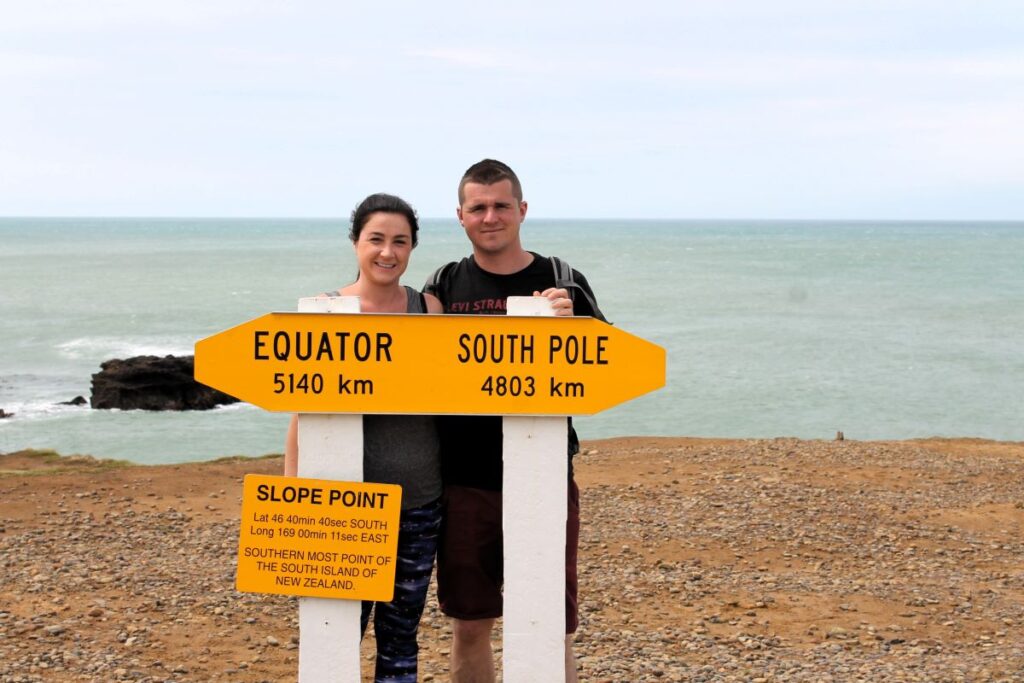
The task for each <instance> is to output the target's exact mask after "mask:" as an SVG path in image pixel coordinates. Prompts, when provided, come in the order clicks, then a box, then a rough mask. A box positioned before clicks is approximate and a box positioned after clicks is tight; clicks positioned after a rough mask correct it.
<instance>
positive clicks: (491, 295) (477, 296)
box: [424, 252, 594, 491]
mask: <svg viewBox="0 0 1024 683" xmlns="http://www.w3.org/2000/svg"><path fill="white" fill-rule="evenodd" d="M530 253H531V254H532V255H533V261H532V262H531V263H530V265H528V266H527V267H526V268H524V269H523V270H521V271H519V272H517V273H511V274H508V275H498V274H495V273H490V272H487V271H486V270H484V269H482V268H480V266H478V265H477V264H476V261H475V260H474V259H473V257H472V256H470V257H467V258H464V259H462V260H461V261H459V262H457V263H455V264H454V265H452V266H450V267H448V268H446V269H445V270H444V272H443V276H442V277H441V279H440V281H439V282H438V284H437V285H436V286H432V285H431V283H429V282H428V283H427V286H426V287H425V288H424V291H426V292H428V293H430V294H433V295H435V296H436V297H437V298H439V299H440V300H441V303H443V304H444V312H445V313H455V314H467V315H504V314H505V308H506V300H507V299H508V297H510V296H532V295H533V293H534V292H543V291H544V290H545V289H548V288H550V287H554V286H555V273H554V269H553V267H552V264H551V261H550V259H548V258H545V257H543V256H540V255H539V254H535V253H533V252H530ZM573 279H574V280H575V281H576V283H577V284H578V285H580V286H581V287H583V288H584V289H585V290H586V291H587V292H588V293H589V294H590V295H591V296H593V292H592V290H591V289H590V285H589V284H588V283H587V280H586V278H584V277H583V276H582V275H581V274H580V273H579V272H577V271H576V270H573ZM573 309H574V310H573V312H574V314H575V315H590V316H592V315H594V311H593V310H592V308H591V306H590V304H589V303H588V302H587V300H586V297H584V296H578V297H575V298H574V302H573ZM501 421H502V418H501V417H500V416H463V415H446V416H442V417H440V418H439V419H438V431H439V432H440V437H441V476H442V479H443V480H444V482H445V483H446V484H456V485H459V486H472V487H474V488H480V489H487V490H490V491H500V490H501V472H502V463H501V452H502V422H501ZM568 429H569V440H570V443H572V444H575V443H576V433H575V431H574V430H573V429H572V423H571V422H570V423H569V425H568ZM570 474H571V462H570Z"/></svg>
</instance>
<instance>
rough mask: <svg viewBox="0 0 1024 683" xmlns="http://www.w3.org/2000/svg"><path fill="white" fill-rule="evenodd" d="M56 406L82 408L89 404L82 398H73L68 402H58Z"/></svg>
mask: <svg viewBox="0 0 1024 683" xmlns="http://www.w3.org/2000/svg"><path fill="white" fill-rule="evenodd" d="M57 405H59V406H84V405H89V402H88V401H86V400H85V398H84V397H82V396H75V397H74V398H73V399H71V400H70V401H60V402H59V403H58V404H57Z"/></svg>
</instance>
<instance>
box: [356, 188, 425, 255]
mask: <svg viewBox="0 0 1024 683" xmlns="http://www.w3.org/2000/svg"><path fill="white" fill-rule="evenodd" d="M375 213H397V214H400V215H402V216H405V218H406V220H408V221H409V227H410V228H411V229H412V246H414V247H415V246H416V243H417V237H416V233H418V232H419V229H420V225H419V222H418V221H417V220H416V211H414V210H413V208H412V207H411V206H409V202H407V201H405V200H404V199H402V198H401V197H396V196H395V195H393V194H385V193H383V192H378V193H377V194H371V195H370V196H369V197H367V198H366V199H364V200H363V201H361V202H359V206H357V207H356V208H355V209H353V210H352V229H351V230H349V233H348V238H349V239H350V240H352V242H353V243H355V242H358V241H359V234H360V233H361V232H362V231H363V228H364V227H365V226H366V222H367V221H368V220H370V216H372V215H373V214H375Z"/></svg>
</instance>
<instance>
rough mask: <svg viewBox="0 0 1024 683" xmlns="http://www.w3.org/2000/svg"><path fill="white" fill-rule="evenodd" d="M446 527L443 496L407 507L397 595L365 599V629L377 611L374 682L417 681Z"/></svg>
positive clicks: (400, 539)
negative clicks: (422, 632) (420, 633)
mask: <svg viewBox="0 0 1024 683" xmlns="http://www.w3.org/2000/svg"><path fill="white" fill-rule="evenodd" d="M440 528H441V501H440V500H436V501H434V502H433V503H428V504H427V505H424V506H422V507H417V508H410V509H408V510H402V516H401V518H400V521H399V528H398V559H397V564H396V567H395V596H394V598H393V599H392V600H391V602H370V601H368V600H364V601H363V614H362V624H361V627H362V632H365V631H366V625H367V623H369V621H370V611H371V610H373V608H374V605H376V609H375V610H374V616H373V634H374V636H375V637H376V638H377V664H376V670H375V671H376V672H375V674H374V678H373V680H374V681H387V682H388V683H416V659H417V654H418V653H419V645H417V643H416V631H417V629H419V625H420V616H421V615H422V614H423V606H424V604H425V603H426V601H427V586H429V585H430V574H431V572H432V571H433V569H434V556H435V555H436V554H437V534H438V531H439V530H440Z"/></svg>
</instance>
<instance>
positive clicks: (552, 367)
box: [195, 313, 665, 415]
mask: <svg viewBox="0 0 1024 683" xmlns="http://www.w3.org/2000/svg"><path fill="white" fill-rule="evenodd" d="M195 378H196V380H197V381H199V382H202V383H203V384H205V385H207V386H211V387H214V388H216V389H220V390H221V391H223V392H225V393H227V394H230V395H232V396H235V397H236V398H239V399H241V400H243V401H248V402H249V403H252V404H254V405H257V406H259V407H261V408H265V409H267V410H278V411H287V412H300V413H394V414H407V413H412V414H459V415H590V414H593V413H597V412H599V411H601V410H604V409H606V408H610V407H611V406H614V405H616V404H618V403H622V402H624V401H628V400H629V399H632V398H636V397H637V396H640V395H642V394H645V393H647V392H649V391H653V390H655V389H658V388H660V387H662V386H664V385H665V349H663V348H662V347H660V346H657V345H656V344H652V343H651V342H648V341H646V340H644V339H641V338H639V337H636V336H634V335H631V334H629V333H628V332H624V331H622V330H620V329H617V328H615V327H612V326H611V325H608V324H607V323H604V322H602V321H600V320H596V319H594V318H558V317H518V316H486V315H472V316H470V315H395V314H343V313H342V314H338V313H269V314H267V315H264V316H262V317H260V318H256V319H255V320H250V321H249V322H247V323H244V324H242V325H238V326H237V327H233V328H231V329H229V330H225V331H224V332H221V333H220V334H216V335H214V336H212V337H208V338H206V339H203V340H202V341H200V342H198V343H196V349H195Z"/></svg>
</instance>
